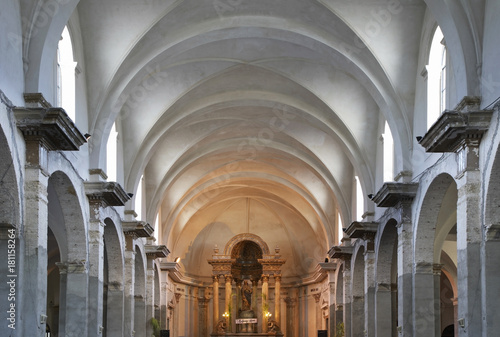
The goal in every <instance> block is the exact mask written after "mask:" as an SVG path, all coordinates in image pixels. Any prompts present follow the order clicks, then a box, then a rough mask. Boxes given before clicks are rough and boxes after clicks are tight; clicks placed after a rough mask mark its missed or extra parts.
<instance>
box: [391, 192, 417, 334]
mask: <svg viewBox="0 0 500 337" xmlns="http://www.w3.org/2000/svg"><path fill="white" fill-rule="evenodd" d="M412 200H413V199H411V198H408V199H403V200H400V201H399V203H398V205H397V206H396V207H397V208H398V211H399V217H400V218H399V221H398V225H397V230H398V328H397V329H398V331H400V333H399V334H400V336H402V337H412V336H418V335H415V334H414V332H413V226H412V221H411V218H412V212H411V203H412Z"/></svg>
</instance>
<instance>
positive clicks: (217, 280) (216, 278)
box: [212, 275, 220, 283]
mask: <svg viewBox="0 0 500 337" xmlns="http://www.w3.org/2000/svg"><path fill="white" fill-rule="evenodd" d="M219 276H220V275H212V281H214V283H215V282H217V283H219Z"/></svg>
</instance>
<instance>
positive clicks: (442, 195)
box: [414, 173, 457, 264]
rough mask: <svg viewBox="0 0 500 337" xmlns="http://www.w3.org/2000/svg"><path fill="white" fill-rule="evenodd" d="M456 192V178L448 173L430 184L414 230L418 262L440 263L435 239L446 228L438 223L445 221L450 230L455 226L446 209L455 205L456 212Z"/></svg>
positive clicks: (440, 175) (437, 177) (439, 176)
mask: <svg viewBox="0 0 500 337" xmlns="http://www.w3.org/2000/svg"><path fill="white" fill-rule="evenodd" d="M456 194H457V185H456V183H455V180H454V179H453V178H452V177H451V176H450V175H449V174H447V173H442V174H439V175H438V176H436V177H435V178H434V179H433V180H432V182H431V183H430V184H429V185H428V187H427V190H426V191H425V194H424V198H423V201H422V203H421V205H420V208H419V213H418V218H417V225H416V228H415V232H414V241H415V262H416V264H419V263H428V264H432V263H439V260H438V259H437V258H438V257H439V255H437V256H436V254H435V247H434V246H435V239H436V235H437V234H440V235H442V233H443V232H444V230H445V228H444V227H439V226H438V224H439V223H445V227H446V228H448V231H449V230H450V229H451V227H453V225H452V226H450V222H449V214H447V212H446V211H447V210H448V209H449V207H451V206H453V209H454V210H452V212H453V211H454V212H455V214H456V207H457V205H456V196H455V195H456ZM453 202H454V205H453Z"/></svg>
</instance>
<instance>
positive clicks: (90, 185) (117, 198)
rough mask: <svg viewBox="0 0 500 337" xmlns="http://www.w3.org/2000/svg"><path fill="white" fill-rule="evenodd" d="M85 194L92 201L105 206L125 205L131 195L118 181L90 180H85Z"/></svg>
mask: <svg viewBox="0 0 500 337" xmlns="http://www.w3.org/2000/svg"><path fill="white" fill-rule="evenodd" d="M84 184H85V194H86V195H87V198H88V199H89V201H90V202H91V203H92V202H94V203H99V204H101V205H102V206H103V207H107V206H125V203H126V202H127V201H129V200H130V196H129V195H128V194H127V192H125V190H124V189H123V187H121V185H120V184H118V183H117V182H105V181H90V182H85V183H84Z"/></svg>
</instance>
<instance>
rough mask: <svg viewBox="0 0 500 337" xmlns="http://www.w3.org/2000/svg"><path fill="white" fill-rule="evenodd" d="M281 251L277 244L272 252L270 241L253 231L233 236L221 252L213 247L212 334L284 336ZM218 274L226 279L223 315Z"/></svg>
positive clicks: (211, 262) (231, 336) (282, 261)
mask: <svg viewBox="0 0 500 337" xmlns="http://www.w3.org/2000/svg"><path fill="white" fill-rule="evenodd" d="M279 252H280V249H279V248H278V247H276V248H275V250H274V254H271V252H270V251H269V247H268V246H267V244H266V243H265V242H264V241H263V240H262V239H261V238H260V237H258V236H257V235H254V234H250V233H245V234H240V235H237V236H235V237H233V238H232V239H231V240H230V241H229V242H228V243H227V244H226V247H225V249H224V253H223V254H219V250H218V248H217V247H216V248H215V249H214V255H213V256H212V259H210V260H208V263H209V264H210V265H212V268H213V275H212V278H213V281H214V284H213V289H214V291H213V296H214V297H213V306H214V307H213V332H212V334H211V336H230V337H233V336H234V337H236V336H239V337H241V336H283V333H282V332H281V329H280V305H279V303H280V289H281V266H282V265H283V264H284V263H285V260H283V259H282V258H281V255H280V254H279ZM219 278H222V279H223V280H224V281H225V292H224V293H223V294H224V295H225V296H224V302H225V306H224V311H223V313H222V315H221V311H220V310H219V291H218V289H219ZM270 279H274V291H275V292H274V298H273V302H274V303H269V302H270V301H269V298H270V297H269V280H270ZM259 284H260V287H259ZM233 285H234V286H233ZM259 288H260V289H259ZM270 309H274V310H273V311H274V312H271V310H270Z"/></svg>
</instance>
